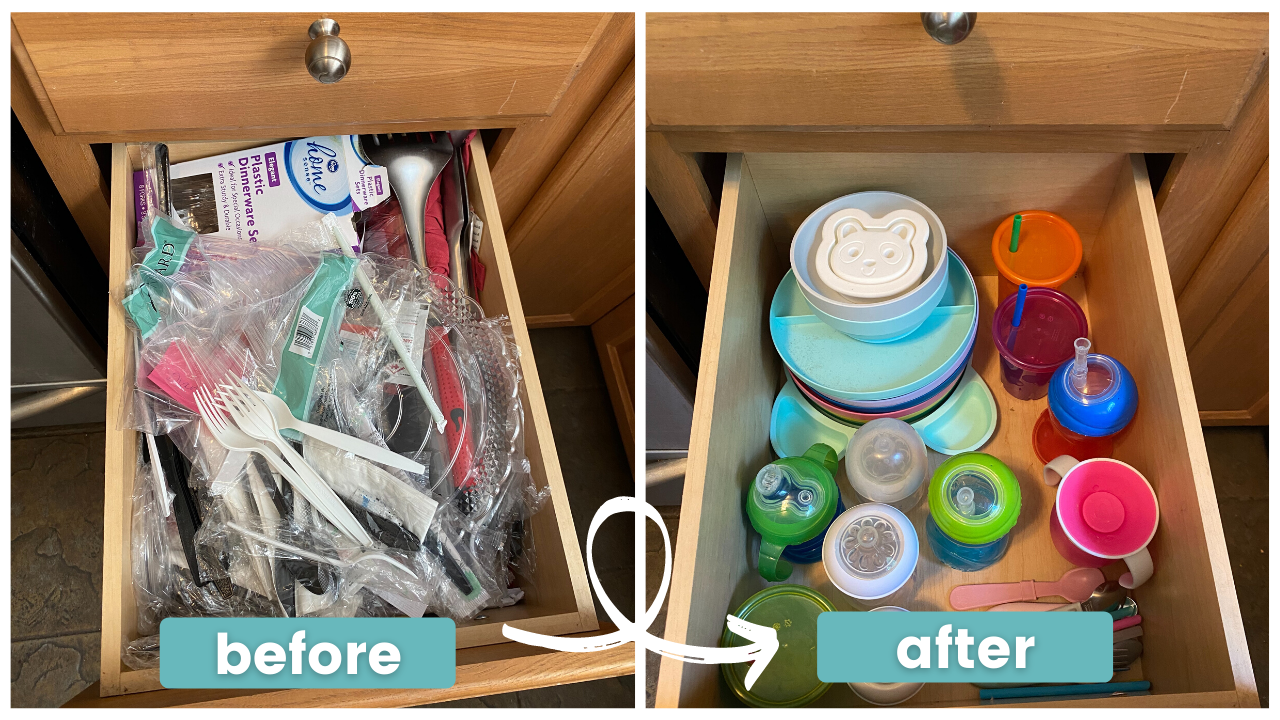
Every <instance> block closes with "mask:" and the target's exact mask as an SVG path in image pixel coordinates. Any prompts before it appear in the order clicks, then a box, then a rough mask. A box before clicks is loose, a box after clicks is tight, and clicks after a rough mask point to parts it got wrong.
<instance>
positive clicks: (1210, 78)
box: [646, 13, 1268, 130]
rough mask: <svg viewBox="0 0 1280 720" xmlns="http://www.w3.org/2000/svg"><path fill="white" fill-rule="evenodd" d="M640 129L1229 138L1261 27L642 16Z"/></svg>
mask: <svg viewBox="0 0 1280 720" xmlns="http://www.w3.org/2000/svg"><path fill="white" fill-rule="evenodd" d="M647 22H648V25H647V58H648V59H647V63H648V64H647V86H648V95H647V108H646V112H647V115H648V119H649V123H650V126H649V127H650V129H652V130H667V129H671V130H693V129H699V128H708V127H733V128H738V129H769V128H774V129H783V128H786V129H817V128H832V129H834V128H848V127H858V126H863V127H866V126H884V127H893V126H952V127H955V126H971V125H984V126H992V127H1001V128H1004V127H1009V128H1025V127H1027V126H1039V125H1057V126H1064V125H1065V126H1130V127H1147V128H1163V127H1168V128H1182V129H1201V130H1215V129H1216V130H1223V129H1226V128H1229V127H1230V126H1231V124H1232V122H1233V121H1234V119H1235V116H1236V113H1237V111H1238V110H1239V108H1240V105H1241V103H1242V102H1243V101H1244V99H1245V97H1246V96H1247V94H1248V92H1249V90H1250V89H1251V88H1252V87H1253V83H1254V80H1255V78H1256V75H1257V73H1258V71H1259V69H1260V67H1261V64H1262V63H1263V62H1264V59H1265V57H1266V54H1267V31H1268V25H1267V17H1266V15H1264V14H1221V13H1219V14H1210V13H1194V14H1191V13H1149V14H1136V13H1125V14H1115V13H1106V14H1103V13H1099V14H1084V13H1008V14H1006V13H981V14H979V16H978V21H977V24H976V26H975V28H974V30H973V33H972V34H971V35H970V36H969V37H968V38H967V39H966V40H965V41H964V42H961V43H959V44H957V45H953V46H945V45H941V44H939V43H937V42H935V41H934V40H933V39H931V38H930V37H929V36H928V35H927V34H926V33H925V31H924V29H923V28H922V27H921V24H920V16H919V14H917V13H842V14H827V13H823V14H808V13H795V14H787V15H781V14H755V13H741V14H732V13H730V14H700V15H692V14H666V13H662V14H658V13H654V14H650V15H648V16H647Z"/></svg>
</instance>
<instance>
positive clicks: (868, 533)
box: [822, 503, 920, 600]
mask: <svg viewBox="0 0 1280 720" xmlns="http://www.w3.org/2000/svg"><path fill="white" fill-rule="evenodd" d="M919 560H920V540H919V538H918V537H917V536H916V529H915V528H914V527H913V526H912V525H911V521H910V520H908V519H907V516H906V515H903V514H902V511H901V510H898V509H897V508H895V507H893V506H891V505H885V504H883V503H865V504H863V505H855V506H854V507H851V508H849V509H848V510H846V511H844V514H842V515H841V516H840V517H838V518H836V520H835V522H833V523H832V524H831V527H830V528H828V529H827V537H826V540H825V541H823V544H822V565H823V567H825V568H826V570H827V576H828V577H829V578H831V583H832V584H833V585H835V586H836V587H837V588H839V589H840V592H842V593H844V594H845V595H848V596H850V597H853V598H857V599H859V600H876V599H878V598H882V597H885V596H886V595H890V594H892V593H893V592H895V591H896V590H897V589H898V588H900V587H902V586H903V585H904V584H906V582H907V580H909V579H910V578H911V573H913V572H915V569H916V563H917V562H918V561H919Z"/></svg>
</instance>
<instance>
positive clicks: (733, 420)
mask: <svg viewBox="0 0 1280 720" xmlns="http://www.w3.org/2000/svg"><path fill="white" fill-rule="evenodd" d="M871 189H874V190H890V191H896V192H900V193H904V194H907V195H910V196H911V197H914V198H916V199H918V200H920V201H921V202H923V203H925V204H926V205H928V206H929V207H931V208H932V209H933V210H934V211H935V212H936V213H937V214H938V215H939V217H940V218H941V219H942V222H943V224H944V225H945V227H946V230H947V237H948V241H949V244H950V246H951V248H952V249H954V250H955V251H956V252H957V253H958V254H959V255H960V257H961V259H963V260H964V262H965V264H966V265H968V267H969V269H970V271H972V272H973V274H974V275H975V277H976V280H977V282H978V296H979V309H980V320H979V323H980V325H979V329H978V341H977V346H976V349H975V351H974V355H973V361H972V362H973V366H974V368H975V369H976V370H977V371H978V372H979V373H981V375H982V376H983V378H984V379H985V380H986V382H987V385H988V386H989V387H990V388H991V391H992V393H993V394H994V395H995V398H996V404H997V406H998V408H999V414H1000V415H999V424H998V426H997V430H996V433H995V435H994V436H993V437H992V438H991V440H990V441H989V442H988V443H987V444H986V445H985V446H983V447H982V448H981V451H982V452H986V453H990V454H992V455H994V456H996V457H998V458H1000V459H1001V460H1003V461H1004V462H1005V463H1006V464H1007V465H1008V466H1009V467H1010V468H1011V469H1012V470H1013V471H1014V473H1015V474H1016V475H1017V476H1018V479H1019V482H1020V484H1021V487H1022V493H1023V506H1022V514H1021V517H1020V518H1019V521H1018V524H1017V526H1016V527H1015V528H1014V530H1013V532H1012V534H1011V538H1012V542H1011V544H1010V547H1009V550H1008V553H1007V555H1006V556H1005V557H1004V558H1003V559H1002V560H1001V561H999V562H997V563H996V564H995V565H993V566H991V567H989V568H987V569H985V570H983V571H980V572H976V573H960V572H958V571H954V570H951V569H950V568H947V567H945V566H943V565H942V564H941V563H939V562H938V560H937V559H936V558H935V557H934V555H933V553H932V552H931V551H929V550H927V549H922V550H921V554H920V562H919V565H918V567H917V569H916V574H915V579H914V581H913V582H914V584H915V588H916V590H915V593H914V596H910V597H908V598H906V599H899V597H897V596H895V603H894V604H901V605H903V606H904V607H906V608H907V609H908V610H949V609H950V606H949V605H948V603H947V594H948V593H949V592H950V589H951V588H952V587H953V586H955V585H959V584H966V583H975V582H977V583H986V582H1011V581H1018V580H1025V579H1055V578H1057V577H1058V576H1059V575H1061V574H1062V572H1064V571H1065V570H1066V569H1068V568H1069V567H1070V564H1069V563H1068V562H1067V561H1066V560H1064V559H1063V558H1062V557H1061V556H1059V555H1058V553H1057V552H1056V551H1055V550H1054V548H1053V545H1052V543H1051V541H1050V539H1049V532H1048V524H1049V522H1048V520H1049V513H1050V511H1051V508H1052V505H1053V499H1054V495H1053V489H1052V488H1049V487H1047V486H1045V484H1044V483H1043V481H1042V480H1041V467H1042V466H1041V464H1040V462H1039V461H1038V460H1037V459H1036V457H1035V453H1034V452H1033V450H1032V447H1031V431H1032V427H1033V424H1034V423H1035V420H1036V418H1037V417H1038V416H1039V414H1040V413H1041V411H1042V410H1043V409H1044V407H1045V405H1046V401H1045V400H1044V399H1041V400H1038V401H1031V402H1024V401H1021V400H1016V399H1014V398H1012V397H1010V396H1009V395H1008V394H1007V393H1006V392H1005V391H1004V389H1003V387H1002V386H1001V384H1000V378H999V373H1000V370H999V363H998V360H997V354H996V352H995V348H994V345H993V343H992V341H991V334H990V324H991V317H992V311H993V307H994V299H995V294H996V280H997V276H996V270H995V266H994V262H993V260H992V257H991V250H990V248H991V236H992V233H993V231H994V230H995V228H996V226H997V225H998V224H999V223H1000V221H1001V220H1003V219H1004V218H1005V217H1007V216H1008V215H1010V214H1011V213H1014V212H1016V211H1018V210H1024V209H1031V208H1041V209H1047V210H1053V211H1055V212H1057V213H1059V214H1061V215H1063V216H1064V217H1066V218H1067V219H1068V220H1069V221H1070V222H1071V223H1072V224H1073V225H1074V226H1075V227H1076V228H1077V230H1078V231H1079V233H1080V236H1081V239H1082V241H1083V244H1084V261H1083V263H1082V265H1081V271H1080V273H1079V274H1078V275H1077V276H1076V277H1074V278H1072V279H1071V280H1070V281H1069V282H1068V285H1067V286H1066V287H1065V288H1064V289H1065V290H1066V291H1067V292H1068V293H1069V294H1070V295H1072V297H1074V298H1075V299H1076V300H1077V301H1078V302H1079V303H1080V305H1081V306H1082V307H1083V308H1084V309H1085V312H1086V313H1087V315H1088V317H1089V329H1090V334H1091V338H1092V340H1093V342H1094V347H1095V348H1096V352H1102V353H1107V354H1110V355H1114V356H1116V357H1117V358H1119V359H1120V360H1121V361H1122V362H1124V363H1125V364H1126V366H1127V367H1128V368H1129V370H1130V371H1132V373H1133V375H1134V378H1135V379H1136V380H1137V383H1138V389H1139V397H1140V402H1139V410H1138V414H1137V416H1136V418H1135V420H1134V421H1133V423H1132V425H1131V427H1130V430H1129V431H1128V432H1127V434H1126V435H1125V436H1124V437H1123V438H1122V439H1121V440H1120V441H1118V443H1117V445H1116V448H1115V454H1114V456H1115V457H1116V458H1117V459H1119V460H1123V461H1125V462H1127V463H1129V464H1130V465H1133V466H1134V467H1136V468H1137V469H1138V470H1139V471H1141V472H1142V473H1143V474H1144V475H1145V476H1146V477H1147V478H1148V479H1149V480H1150V481H1151V483H1152V485H1153V486H1154V487H1155V489H1156V492H1157V494H1158V496H1159V502H1160V509H1161V513H1162V515H1161V522H1160V527H1159V530H1158V531H1157V533H1156V536H1155V539H1154V541H1153V542H1152V544H1151V546H1150V549H1151V554H1152V556H1153V557H1154V558H1155V565H1156V572H1155V575H1154V577H1153V578H1152V579H1151V580H1150V581H1148V582H1147V583H1146V584H1144V585H1143V586H1141V587H1140V588H1138V589H1137V590H1135V591H1133V597H1134V599H1135V600H1136V601H1137V602H1138V605H1139V608H1140V612H1141V614H1142V616H1143V625H1144V628H1145V634H1144V636H1143V638H1142V639H1143V642H1144V645H1145V654H1144V656H1143V658H1142V659H1141V660H1140V661H1139V662H1138V663H1135V664H1134V666H1132V667H1131V668H1130V669H1129V670H1128V671H1127V672H1126V673H1124V674H1123V675H1119V676H1117V678H1116V679H1117V680H1120V679H1128V680H1140V679H1145V680H1149V681H1150V682H1151V686H1152V687H1151V691H1152V694H1151V695H1150V696H1145V697H1129V698H1114V699H1106V700H1077V701H1068V702H1062V703H1056V704H1062V705H1070V706H1088V705H1103V706H1107V707H1122V706H1184V705H1190V706H1203V705H1221V706H1235V705H1240V706H1255V707H1256V706H1257V704H1258V697H1257V690H1256V687H1255V684H1254V676H1253V668H1252V666H1251V665H1250V661H1249V653H1248V648H1247V646H1246V644H1245V637H1244V629H1243V626H1242V624H1241V620H1240V610H1239V605H1238V603H1237V600H1236V591H1235V586H1234V584H1233V581H1232V577H1231V567H1230V563H1229V561H1228V557H1227V549H1226V545H1225V543H1224V540H1223V534H1222V525H1221V521H1220V519H1219V515H1218V505H1217V501H1216V499H1215V496H1214V489H1213V480H1212V478H1211V477H1210V474H1209V463H1208V459H1207V456H1206V454H1205V447H1204V439H1203V435H1202V434H1201V431H1200V423H1199V419H1198V417H1197V413H1196V404H1195V397H1194V395H1193V392H1192V388H1191V378H1190V375H1189V372H1188V369H1187V359H1186V352H1185V350H1184V348H1183V344H1182V335H1181V332H1180V330H1179V325H1178V317H1177V311H1176V309H1175V306H1174V297H1173V292H1172V289H1171V287H1170V283H1169V276H1168V268H1167V266H1166V263H1165V255H1164V247H1163V244H1162V242H1161V238H1160V229H1159V224H1158V222H1157V219H1156V211H1155V206H1154V201H1153V198H1152V195H1151V188H1150V184H1149V182H1148V179H1147V171H1146V166H1145V164H1144V160H1143V157H1142V156H1141V155H1133V156H1130V155H1123V154H1003V153H1001V154H990V153H986V154H984V153H967V154H928V153H915V154H894V155H883V154H818V153H813V154H748V155H745V156H744V155H730V156H729V158H728V163H727V170H726V172H725V182H724V192H723V197H722V201H721V205H720V221H719V229H718V235H717V239H716V253H715V263H714V269H713V273H712V279H711V290H710V301H709V303H708V309H707V322H706V331H705V335H704V338H703V346H702V360H701V371H700V373H699V377H698V388H697V401H696V405H695V408H694V424H693V432H692V435H691V437H690V441H689V447H690V451H689V463H688V469H687V471H686V476H685V489H684V498H683V507H682V510H681V525H680V529H679V534H678V537H679V543H678V545H677V547H676V552H675V558H674V567H675V570H674V575H673V579H672V583H671V598H670V605H669V607H668V620H667V631H666V637H667V639H668V640H671V641H674V642H679V643H688V644H691V645H694V646H712V647H713V646H715V645H717V644H718V642H719V639H720V635H721V632H722V630H723V628H724V624H725V615H726V614H728V613H732V612H734V611H735V610H736V609H737V608H738V607H739V606H740V605H741V603H742V602H743V601H744V600H746V599H747V598H748V597H750V596H751V595H752V594H754V593H755V592H757V591H758V590H760V589H761V588H763V587H765V585H766V584H767V583H766V582H765V581H764V580H763V579H762V578H761V577H760V575H759V574H758V573H757V572H756V570H755V569H754V562H755V561H754V558H753V556H752V543H753V541H755V540H756V534H755V532H754V530H752V529H751V526H750V523H749V522H748V520H747V517H746V512H745V509H744V500H745V496H746V495H745V493H746V489H747V487H748V485H749V483H750V482H751V479H752V478H753V477H755V474H756V471H757V470H758V469H759V468H760V467H761V466H762V465H764V464H765V463H767V462H769V461H770V459H771V458H772V457H773V456H772V451H771V447H770V443H769V415H770V409H771V407H772V404H773V400H774V397H775V395H776V394H777V392H778V390H779V389H780V388H781V385H782V368H781V361H780V359H779V357H778V355H777V353H776V352H775V350H774V348H773V343H772V340H771V338H770V334H769V322H768V309H769V302H770V299H771V298H772V296H773V293H774V289H775V288H776V287H777V286H778V282H779V281H780V280H781V278H782V276H783V274H784V273H785V272H786V270H787V268H788V261H787V259H786V258H787V251H788V249H789V247H790V244H791V239H792V235H793V233H794V232H795V230H796V228H797V227H798V226H799V225H800V223H801V221H803V220H804V218H805V217H806V216H808V214H809V213H810V212H812V211H813V210H814V209H816V208H817V207H818V206H819V205H821V204H823V203H825V202H826V201H828V200H831V199H832V198H835V197H839V196H841V195H845V194H848V193H851V192H856V191H860V190H871ZM843 472H844V471H843V468H842V469H841V470H840V471H839V473H838V474H837V484H838V485H840V486H841V487H842V491H843V492H844V493H845V497H846V500H852V493H851V489H850V488H849V487H848V483H847V480H845V479H843V478H844V475H843ZM926 512H927V508H926V507H925V504H923V503H922V504H921V506H920V507H917V508H916V509H915V510H914V511H912V512H911V513H909V517H910V518H911V520H912V522H913V523H914V524H915V527H916V530H917V532H918V533H920V535H921V537H923V535H924V523H923V521H924V514H925V513H926ZM1106 572H1107V573H1108V576H1109V577H1112V578H1114V577H1115V576H1117V575H1118V574H1119V573H1120V572H1121V570H1120V566H1118V565H1115V564H1113V565H1112V566H1110V567H1108V568H1106ZM791 582H800V583H804V584H809V585H812V586H814V587H815V588H816V589H817V590H818V591H819V592H821V593H822V594H823V595H825V596H826V597H827V598H828V599H829V600H831V601H832V602H833V603H834V604H835V605H836V607H837V609H840V610H852V609H854V607H853V605H851V604H850V602H849V599H848V598H847V597H846V596H845V595H843V594H842V593H840V592H839V591H838V590H836V589H835V588H834V587H833V586H832V585H831V583H830V581H829V580H828V579H827V576H826V573H825V571H823V569H822V565H821V564H820V563H819V564H817V565H816V566H809V567H808V569H806V568H805V567H803V566H801V567H797V569H796V572H795V574H794V575H793V576H792V579H791ZM695 588H696V592H695ZM766 672H767V671H766ZM977 702H978V689H977V688H976V687H974V686H972V685H969V684H967V683H957V684H930V685H926V686H925V687H924V689H923V690H922V691H921V692H920V693H919V694H917V695H916V696H915V697H914V698H912V699H911V700H910V701H909V702H908V704H909V705H914V706H955V705H976V704H977ZM737 703H738V701H737V699H736V698H735V697H734V695H733V693H732V692H731V691H730V690H729V688H728V686H727V685H726V684H725V683H724V682H723V680H722V679H721V675H720V670H719V668H718V667H716V666H714V665H695V664H681V663H679V662H676V661H673V660H667V659H664V660H663V662H662V666H661V671H660V674H659V678H658V692H657V704H658V706H660V707H667V706H677V705H679V706H715V705H736V704H737ZM818 704H819V705H823V706H848V705H862V704H863V703H862V701H861V700H859V699H858V698H857V696H855V695H854V694H853V692H852V691H851V690H850V689H849V688H848V687H847V686H846V685H844V684H835V685H833V686H832V687H831V689H830V690H829V692H827V694H826V695H825V696H824V697H823V698H822V699H821V700H819V701H818ZM1046 705H1048V704H1047V703H1038V704H1037V705H1036V707H1044V706H1046Z"/></svg>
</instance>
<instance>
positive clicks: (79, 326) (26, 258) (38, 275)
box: [9, 230, 107, 377]
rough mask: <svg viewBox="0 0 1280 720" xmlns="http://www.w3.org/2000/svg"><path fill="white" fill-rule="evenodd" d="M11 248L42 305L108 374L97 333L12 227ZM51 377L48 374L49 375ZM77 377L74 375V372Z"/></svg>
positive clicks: (24, 279) (16, 267)
mask: <svg viewBox="0 0 1280 720" xmlns="http://www.w3.org/2000/svg"><path fill="white" fill-rule="evenodd" d="M9 251H10V257H11V262H12V266H13V272H14V274H15V275H17V276H18V278H19V279H20V280H21V281H22V283H23V284H24V285H26V286H27V288H28V289H29V290H30V291H31V294H32V295H34V296H35V298H36V300H37V301H38V302H39V303H40V305H41V306H42V307H43V308H44V309H45V311H47V312H48V313H49V315H50V316H52V317H53V319H54V321H55V322H57V323H58V326H59V327H61V328H62V330H63V332H65V333H66V334H67V337H68V338H70V339H71V342H72V343H73V344H74V345H75V347H76V349H77V350H79V351H80V352H81V353H82V354H83V355H84V357H85V359H86V360H88V361H89V363H90V364H91V365H92V366H93V367H94V368H95V369H96V370H97V371H98V372H99V373H101V374H103V375H106V374H107V351H106V349H104V348H103V347H102V346H101V345H99V344H98V341H97V340H94V338H93V336H92V335H90V334H89V330H88V329H87V328H86V327H85V326H84V323H82V322H80V318H79V317H77V316H76V314H75V311H73V310H72V309H71V306H70V305H68V304H67V301H66V300H65V299H64V298H63V297H62V294H61V293H59V292H58V289H57V288H55V287H54V286H53V283H52V282H51V281H50V280H49V278H48V277H47V276H46V275H45V274H44V271H43V270H41V269H40V266H39V265H38V264H36V260H35V258H33V257H31V253H29V252H27V248H26V246H24V245H23V244H22V241H21V240H19V239H18V236H17V235H15V234H14V233H13V230H10V231H9ZM46 377H47V376H46ZM73 377H74V376H73Z"/></svg>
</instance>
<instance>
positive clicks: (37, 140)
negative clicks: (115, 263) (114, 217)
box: [9, 45, 111, 271]
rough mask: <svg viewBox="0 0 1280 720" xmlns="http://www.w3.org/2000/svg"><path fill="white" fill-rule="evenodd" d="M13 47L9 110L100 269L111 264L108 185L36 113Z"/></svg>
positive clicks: (87, 157)
mask: <svg viewBox="0 0 1280 720" xmlns="http://www.w3.org/2000/svg"><path fill="white" fill-rule="evenodd" d="M20 51H21V47H20V46H16V45H15V46H14V47H13V48H12V52H13V54H14V57H13V62H12V64H11V74H10V83H11V84H10V86H9V87H10V94H9V106H10V108H11V109H12V110H13V114H14V115H16V116H17V118H18V122H20V123H22V129H23V130H24V131H25V132H26V133H27V138H28V139H30V140H31V145H32V146H33V147H35V149H36V153H37V154H38V155H39V156H40V161H41V162H42V163H44V167H45V170H47V171H48V172H49V177H50V178H51V179H52V180H53V184H54V186H55V187H57V188H58V194H59V195H61V196H62V201H63V202H64V203H66V205H67V209H68V210H70V211H71V216H72V217H73V218H75V221H76V226H77V227H79V228H80V232H81V233H82V234H83V235H84V239H85V241H86V242H88V243H89V249H90V250H92V251H93V256H94V258H96V259H97V261H98V264H99V265H101V266H102V269H103V270H107V271H109V270H110V263H111V206H110V204H109V203H108V201H107V184H106V182H105V181H104V178H103V177H102V170H101V169H99V167H98V161H97V160H96V159H95V158H94V157H93V151H92V150H91V149H90V148H89V146H88V145H86V144H84V143H83V142H81V141H79V140H77V139H74V138H68V137H66V136H62V135H57V134H55V131H54V129H53V128H52V127H50V125H49V120H48V118H47V117H46V116H45V114H44V111H43V110H42V109H41V107H40V104H39V102H38V101H37V99H36V97H35V95H34V93H33V92H32V90H31V86H30V85H29V84H27V79H26V76H25V75H23V74H22V72H21V69H20V62H19V60H18V57H17V55H18V53H19V52H20Z"/></svg>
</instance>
